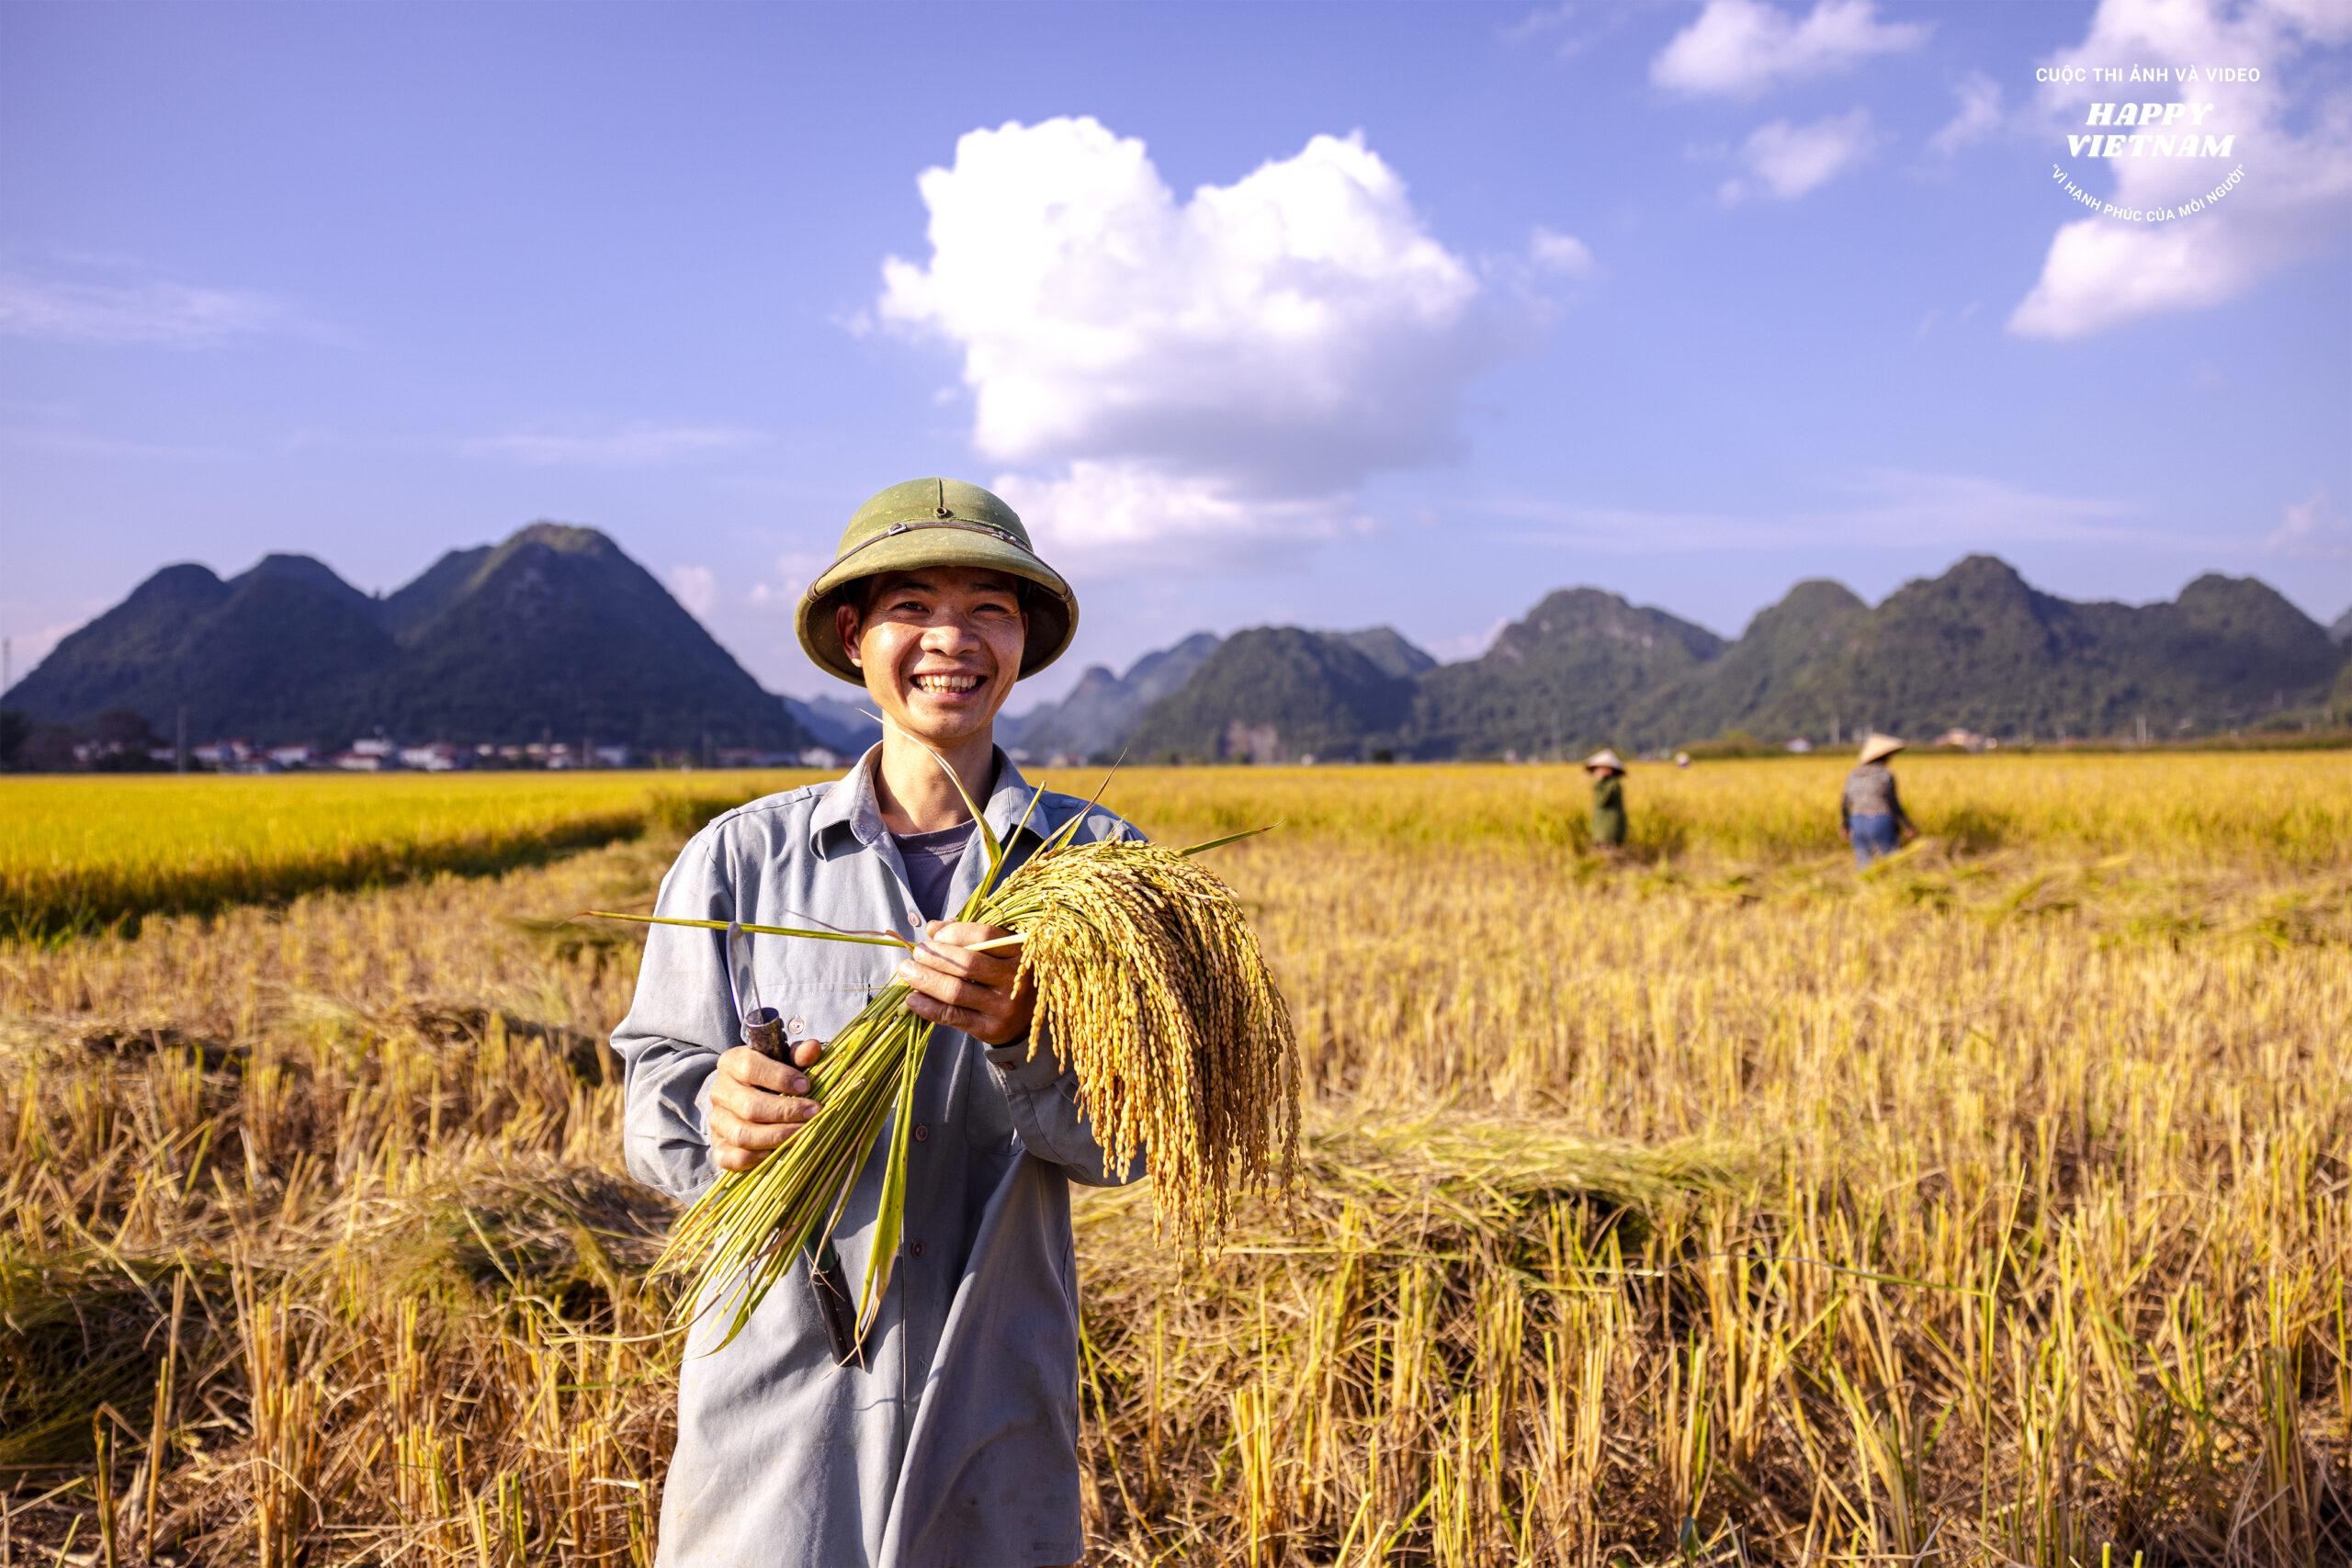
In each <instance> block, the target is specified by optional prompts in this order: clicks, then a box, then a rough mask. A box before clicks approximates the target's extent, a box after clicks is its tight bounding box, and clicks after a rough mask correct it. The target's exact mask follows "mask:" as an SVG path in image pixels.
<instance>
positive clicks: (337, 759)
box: [327, 747, 397, 773]
mask: <svg viewBox="0 0 2352 1568" xmlns="http://www.w3.org/2000/svg"><path fill="white" fill-rule="evenodd" d="M327 761H328V762H329V764H330V765H332V766H334V767H337V768H340V769H342V770H343V771H344V772H345V773H390V772H391V771H392V769H393V768H394V767H395V766H396V765H397V764H396V763H395V762H394V761H393V760H392V758H391V757H390V755H389V754H387V753H385V752H382V751H362V750H359V749H358V748H357V747H354V748H352V749H351V750H348V751H337V752H336V753H335V754H334V756H333V757H330V758H328V759H327Z"/></svg>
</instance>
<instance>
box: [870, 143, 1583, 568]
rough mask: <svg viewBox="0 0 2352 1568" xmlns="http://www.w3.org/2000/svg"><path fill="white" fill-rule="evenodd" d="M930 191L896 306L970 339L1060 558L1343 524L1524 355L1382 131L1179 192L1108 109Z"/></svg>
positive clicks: (878, 307) (1025, 491) (975, 405)
mask: <svg viewBox="0 0 2352 1568" xmlns="http://www.w3.org/2000/svg"><path fill="white" fill-rule="evenodd" d="M919 185H920V188H921V191H922V199H923V202H924V205H925V206H926V207H927V208H928V209H929V210H930V215H931V217H930V227H929V238H930V242H931V255H930V257H929V258H928V260H925V261H921V262H916V261H909V260H904V259H901V258H899V257H897V256H893V257H890V258H889V259H888V261H887V262H886V263H885V264H884V265H883V288H882V292H881V294H880V296H879V298H878V299H877V300H876V304H875V311H874V313H875V315H876V319H877V320H878V321H880V322H882V323H883V324H885V325H887V326H889V327H893V328H895V329H897V330H899V331H902V332H906V333H914V334H919V335H928V336H933V337H936V338H938V339H941V340H944V341H945V342H947V343H950V344H954V345H955V346H956V347H957V348H958V349H959V350H960V351H961V355H962V362H963V381H964V385H965V387H966V388H967V389H968V390H969V392H970V394H971V403H972V443H973V446H975V447H976V448H977V449H978V451H979V453H980V455H981V456H982V457H986V458H989V459H991V460H993V461H995V462H998V463H1001V464H1003V465H1005V466H1006V468H1007V469H1008V470H1009V471H1008V472H1006V473H1005V474H1004V475H1003V476H1002V477H1001V481H1000V482H1001V484H1002V486H1003V487H1004V489H1005V491H1006V492H1007V499H1008V500H1011V501H1012V502H1013V504H1014V505H1015V506H1016V507H1021V506H1023V500H1019V499H1015V496H1016V495H1018V496H1020V497H1023V498H1026V502H1027V505H1028V507H1030V508H1034V509H1035V513H1036V515H1035V516H1034V517H1032V516H1031V515H1030V512H1029V511H1028V510H1024V511H1023V516H1024V518H1028V519H1029V520H1030V521H1031V522H1032V523H1033V524H1034V525H1035V526H1036V528H1037V531H1038V532H1039V534H1040V544H1041V546H1043V545H1044V544H1045V543H1046V540H1047V539H1048V538H1051V539H1053V540H1055V542H1056V544H1057V545H1065V546H1069V547H1077V548H1091V547H1107V548H1111V549H1114V550H1117V549H1124V548H1125V547H1130V546H1136V545H1140V544H1145V543H1149V542H1153V541H1158V540H1161V539H1178V540H1185V541H1190V542H1193V543H1195V544H1198V545H1201V546H1202V547H1217V546H1218V542H1219V541H1223V542H1225V543H1228V544H1232V545H1236V546H1239V547H1249V546H1250V545H1253V544H1264V543H1267V542H1269V541H1270V540H1273V539H1277V538H1280V539H1289V540H1296V539H1299V538H1309V537H1320V536H1328V535H1329V534H1330V533H1333V532H1339V531H1344V530H1345V529H1346V528H1348V527H1350V526H1351V525H1352V521H1353V508H1352V503H1351V500H1350V495H1351V491H1353V490H1354V489H1355V487H1356V486H1358V485H1359V484H1361V483H1362V482H1363V479H1365V478H1366V476H1368V475H1370V474H1372V473H1374V472H1375V471H1377V470H1381V469H1388V468H1404V467H1410V466H1414V465H1418V464H1423V463H1428V462H1430V461H1433V460H1438V459H1442V458H1445V457H1450V456H1452V455H1453V454H1454V453H1455V452H1457V451H1458V450H1459V449H1460V446H1461V439H1460V436H1459V434H1458V430H1457V416H1458V411H1459V405H1460V402H1461V395H1462V390H1463V388H1464V385H1465V383H1466V382H1467V381H1468V380H1469V379H1470V378H1472V377H1473V376H1475V375H1476V373H1477V372H1478V371H1479V370H1481V369H1482V368H1484V367H1486V366H1487V365H1488V364H1490V363H1492V362H1493V361H1494V360H1495V359H1496V358H1497V357H1498V356H1499V355H1500V354H1501V353H1502V352H1504V350H1505V348H1506V346H1507V344H1508V343H1509V339H1510V334H1509V333H1507V332H1506V331H1504V330H1502V328H1503V325H1504V323H1503V321H1501V320H1500V317H1499V313H1498V311H1497V310H1495V309H1493V308H1491V300H1490V299H1489V298H1488V294H1489V291H1488V290H1487V289H1485V288H1483V286H1482V281H1481V277H1480V275H1479V273H1478V271H1477V269H1476V267H1475V266H1474V265H1472V264H1471V263H1470V262H1469V261H1467V260H1465V259H1464V258H1463V257H1462V256H1459V255H1456V254H1454V253H1453V252H1452V251H1450V250H1448V249H1447V248H1446V246H1445V245H1443V244H1442V243H1440V242H1439V241H1438V240H1437V239H1436V238H1435V237H1434V236H1432V235H1431V234H1430V232H1429V231H1428V229H1427V227H1426V226H1425V225H1424V223H1423V221H1422V220H1421V218H1420V215H1419V213H1418V212H1417V211H1416V210H1415V209H1414V208H1413V206H1412V203H1411V201H1410V200H1409V199H1408V195H1407V192H1406V187H1405V184H1404V181H1403V180H1402V179H1400V178H1399V177H1398V176H1397V173H1396V171H1394V170H1393V169H1391V168H1390V167H1389V166H1388V165H1387V164H1386V163H1385V162H1384V161H1383V160H1382V159H1381V157H1380V156H1379V154H1377V153H1376V152H1373V151H1372V150H1371V149H1370V148H1369V147H1367V146H1366V145H1365V144H1364V141H1363V137H1362V135H1361V134H1351V135H1348V136H1344V137H1340V136H1317V137H1315V138H1313V139H1312V140H1310V141H1308V142H1307V144H1306V147H1305V148H1304V149H1302V150H1301V151H1300V152H1297V153H1295V155H1293V156H1291V157H1288V158H1282V159H1276V160H1272V161H1270V162H1268V163H1265V164H1261V165H1260V166H1259V167H1258V168H1257V169H1255V170H1253V171H1251V172H1250V173H1249V174H1247V175H1243V176H1242V177H1241V178H1239V179H1238V180H1236V181H1234V182H1233V183H1232V184H1230V185H1223V186H1219V185H1204V186H1200V187H1198V188H1197V189H1195V190H1194V191H1193V193H1192V194H1191V195H1190V196H1189V197H1181V198H1180V197H1178V196H1177V194H1176V193H1175V192H1173V191H1171V190H1170V188H1169V186H1168V184H1167V182H1166V181H1165V180H1164V179H1163V178H1162V177H1161V176H1160V174H1159V169H1158V168H1157V167H1156V166H1155V165H1154V164H1153V163H1152V161H1151V158H1150V155H1149V153H1148V152H1147V151H1146V149H1145V146H1144V143H1143V142H1142V141H1138V140H1136V139H1135V138H1132V137H1122V136H1118V135H1116V134H1114V132H1113V131H1112V130H1109V129H1107V128H1106V127H1104V126H1103V124H1102V123H1100V122H1099V121H1097V120H1095V119H1093V118H1057V119H1050V120H1046V121H1044V122H1041V123H1039V124H1036V125H1027V126H1024V125H1020V124H1007V125H1004V126H1002V127H1001V128H999V129H996V130H975V131H972V132H969V133H968V134H967V135H965V136H964V137H962V138H961V139H960V140H959V141H957V143H956V156H955V160H954V162H953V164H950V165H949V166H947V167H944V168H933V169H928V170H926V171H924V173H923V174H922V176H921V179H920V182H919ZM1560 238H1561V239H1563V240H1565V239H1566V236H1560ZM1568 243H1574V242H1568Z"/></svg>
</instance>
